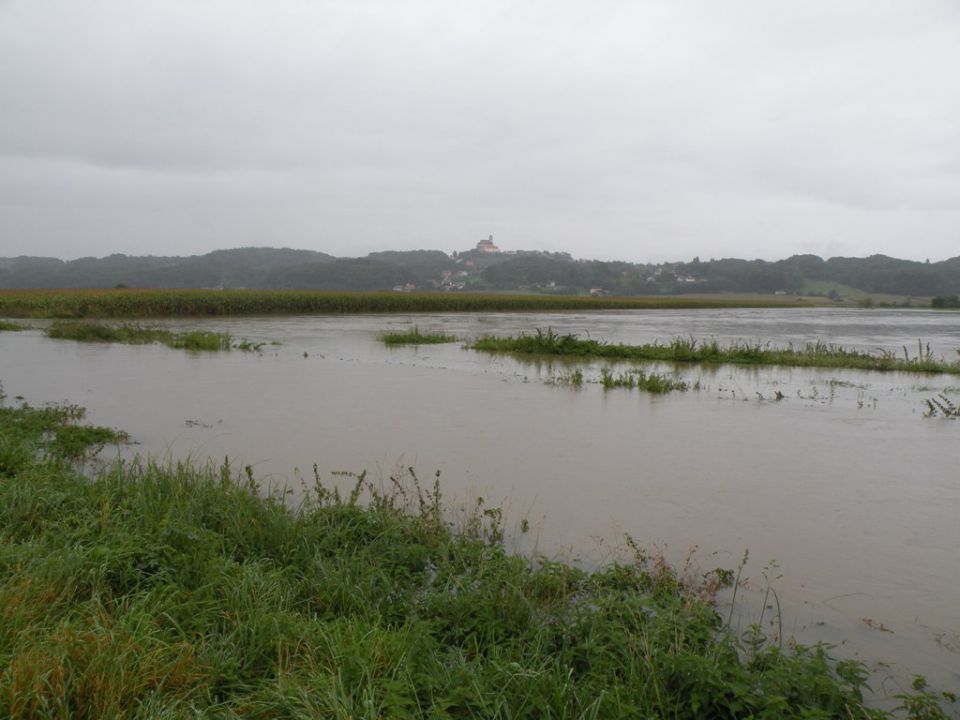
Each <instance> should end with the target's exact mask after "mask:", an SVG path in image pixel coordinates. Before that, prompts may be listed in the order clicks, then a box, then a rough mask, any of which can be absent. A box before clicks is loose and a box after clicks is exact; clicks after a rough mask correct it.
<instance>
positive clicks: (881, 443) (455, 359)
mask: <svg viewBox="0 0 960 720" xmlns="http://www.w3.org/2000/svg"><path fill="white" fill-rule="evenodd" d="M160 322H161V323H162V324H164V325H168V326H171V327H174V328H187V327H201V328H204V329H211V330H218V331H227V332H230V333H232V334H233V335H234V336H235V337H237V338H247V339H250V340H253V341H257V342H259V341H266V342H270V341H277V342H279V343H280V344H279V345H276V346H270V345H268V346H264V348H263V352H262V353H261V354H257V353H244V352H238V351H233V352H229V353H219V354H190V353H186V352H183V351H177V350H171V349H168V348H166V347H161V346H125V345H91V344H81V343H75V342H71V341H62V340H51V339H48V338H46V337H45V336H44V335H43V334H42V333H41V332H40V331H39V330H34V331H27V332H21V333H0V381H2V383H3V387H4V390H5V391H6V392H7V394H8V395H10V396H16V395H20V396H23V397H24V398H25V399H26V400H28V401H29V402H32V403H41V402H45V401H69V402H72V403H77V404H81V405H84V406H85V407H87V408H88V410H89V416H88V417H89V419H90V420H91V421H92V422H95V423H98V424H105V425H110V426H115V427H119V428H122V429H124V430H126V431H127V432H129V433H130V434H131V436H132V438H133V440H134V441H136V442H137V443H138V445H136V446H135V448H134V449H135V450H136V451H138V452H141V453H149V454H151V455H152V456H155V457H156V456H160V457H163V456H170V457H176V458H181V457H187V456H189V457H193V458H194V459H197V460H201V461H203V460H207V459H210V460H212V461H214V462H221V461H222V460H223V458H224V457H226V456H229V457H230V459H231V463H232V464H234V466H235V467H241V466H242V465H245V464H249V465H251V466H252V467H253V469H254V471H255V473H256V474H257V475H258V476H259V477H261V478H263V479H265V481H267V482H271V483H273V484H274V485H277V486H289V487H290V488H291V489H292V491H293V493H294V494H296V493H299V492H300V488H301V478H306V479H308V480H309V481H311V482H312V477H313V466H314V464H315V463H316V464H317V466H318V469H319V471H320V472H321V474H322V476H323V477H324V478H331V477H339V473H342V472H360V471H363V470H366V471H368V474H369V477H370V478H372V479H374V480H375V481H381V480H382V481H383V482H388V479H389V477H390V476H392V475H398V474H402V473H404V472H406V470H405V469H406V468H408V467H412V468H413V469H414V471H415V472H416V473H417V474H418V476H419V477H420V478H422V479H425V481H426V482H428V483H431V484H432V481H433V477H434V473H435V472H436V471H439V472H440V474H441V480H442V487H443V489H444V491H445V492H446V494H447V495H448V497H450V498H454V499H456V500H457V501H460V502H463V503H465V504H469V503H470V502H472V500H473V498H475V497H477V496H482V497H484V498H485V500H486V501H487V503H488V504H493V505H502V506H504V508H505V510H506V513H507V517H508V527H507V529H508V531H509V530H511V529H513V528H516V527H518V523H519V521H520V520H521V519H524V518H526V519H528V520H529V522H530V524H531V527H532V529H531V531H530V532H529V533H528V534H527V535H525V536H522V537H518V539H517V540H516V543H517V547H518V548H520V549H521V550H525V551H531V550H536V551H539V552H544V553H546V554H549V555H551V556H560V557H563V558H566V559H568V560H571V561H575V562H580V563H582V564H583V565H585V566H587V565H590V564H593V563H596V562H597V561H598V560H604V559H609V558H611V557H615V556H616V553H617V551H618V550H622V548H623V538H624V533H627V534H629V535H630V536H631V537H632V538H633V539H634V540H635V541H636V542H637V543H639V544H640V545H642V546H645V547H657V548H659V549H661V550H662V551H663V552H664V553H665V554H666V555H667V557H668V558H670V559H671V560H673V561H674V562H679V563H682V562H683V560H684V558H685V557H686V556H687V554H688V552H689V550H690V549H691V548H692V547H693V546H697V547H698V548H699V549H698V551H697V553H696V555H695V558H696V560H697V562H698V563H699V564H700V566H701V567H702V568H703V569H704V570H708V569H712V568H714V567H717V566H720V567H727V568H735V567H736V566H737V565H738V563H739V562H740V558H741V557H742V555H743V553H744V551H745V550H749V552H750V562H749V564H748V565H747V567H746V570H745V571H744V574H745V575H746V576H748V577H749V579H750V583H749V587H750V588H751V589H752V591H753V592H754V597H759V596H762V595H757V594H756V593H757V592H760V593H762V591H763V589H764V588H765V587H766V584H767V580H764V578H763V570H764V568H765V567H766V568H767V570H766V576H767V578H768V581H769V583H770V585H771V586H772V587H773V589H774V590H775V591H776V593H777V597H778V598H779V600H780V602H781V603H782V613H781V615H780V618H781V619H782V622H783V626H784V627H783V630H784V634H785V635H786V636H787V638H790V637H793V638H796V639H797V640H799V641H801V642H804V643H810V642H813V641H816V640H824V641H827V642H831V643H834V644H837V645H838V646H839V647H838V648H837V653H838V654H846V655H854V654H855V653H856V654H857V657H858V658H859V659H862V660H864V661H866V662H867V663H868V664H869V665H870V666H871V667H873V668H879V669H880V670H879V677H880V680H881V683H882V684H883V685H884V687H883V688H882V689H883V690H889V691H891V692H895V691H896V690H897V686H896V683H897V682H900V683H902V682H903V681H904V678H905V677H906V675H905V674H906V673H907V672H908V671H914V672H919V673H923V674H925V675H927V677H928V678H929V679H930V680H931V681H933V682H935V683H937V684H939V685H940V686H941V687H944V688H953V689H957V688H960V475H958V472H957V468H958V461H960V420H951V419H945V418H942V417H926V416H925V411H926V410H927V405H926V403H925V400H926V399H927V398H931V397H935V396H937V394H938V393H943V394H944V395H945V396H946V397H947V398H950V399H952V401H953V402H960V376H948V375H913V374H906V373H904V374H900V373H895V374H890V373H886V374H881V373H867V372H859V371H848V370H817V369H795V368H744V367H733V366H721V367H717V368H703V367H698V366H685V367H679V368H673V367H662V366H661V367H660V368H659V371H661V372H669V373H674V372H675V373H677V374H678V375H679V376H680V377H682V378H683V379H685V380H687V381H688V382H690V383H697V384H698V389H692V390H690V391H687V392H675V393H671V394H668V395H662V396H660V395H649V394H644V393H638V392H637V391H635V390H634V391H629V390H626V389H611V390H609V391H604V390H603V389H602V387H601V386H600V385H599V384H597V383H596V382H593V381H595V380H596V379H597V378H598V377H599V374H600V369H601V367H606V366H607V365H605V364H602V363H591V362H586V363H578V364H570V363H568V362H561V361H557V360H556V359H554V360H552V361H551V360H550V359H542V358H541V359H527V360H521V359H517V358H515V357H511V356H506V355H487V354H481V353H478V352H474V351H470V350H466V349H464V348H463V347H462V345H461V344H459V343H453V344H447V345H424V346H420V347H416V348H413V347H400V348H392V349H391V348H387V347H384V346H383V345H382V344H381V343H380V342H379V341H378V339H377V335H378V333H379V332H380V331H382V330H386V329H390V330H398V329H409V328H410V327H412V326H413V325H417V326H418V327H419V328H420V329H421V331H424V332H427V331H442V332H445V333H450V334H453V335H456V336H458V337H463V338H472V337H476V336H478V335H481V334H485V333H496V334H515V333H517V332H521V331H525V332H532V331H534V330H535V329H536V328H547V327H552V328H553V329H554V330H556V331H557V332H561V333H566V332H573V333H577V334H579V335H582V336H587V335H589V336H591V337H595V338H599V339H603V340H609V341H614V342H629V343H640V342H650V341H653V340H661V341H667V340H669V339H671V338H673V337H675V336H684V337H686V336H693V337H696V338H705V339H709V338H716V339H717V340H719V341H720V342H721V343H728V342H731V341H737V340H745V341H757V340H758V341H761V342H771V343H772V344H776V345H785V344H787V343H793V344H803V343H806V342H815V341H818V340H820V341H824V342H828V343H838V344H842V345H845V346H847V347H856V348H859V349H867V350H885V351H888V352H896V353H899V354H901V355H902V354H903V353H904V352H906V353H907V354H908V355H909V356H911V357H913V356H914V354H915V353H916V352H917V347H918V340H920V341H921V343H922V344H923V345H924V346H925V345H926V343H928V342H929V344H930V346H931V349H932V350H933V352H934V353H935V354H937V355H942V356H944V357H945V358H947V359H948V360H951V361H952V360H954V359H956V358H957V350H958V348H960V315H957V314H952V313H936V312H926V311H880V310H872V311H843V310H834V309H814V310H809V309H805V310H792V311H791V310H787V311H785V310H699V311H628V312H621V311H617V312H600V313H572V314H529V313H511V314H508V313H504V314H484V315H475V314H470V315H453V314H447V315H416V316H413V315H385V316H384V315H379V316H378V315H364V316H339V317H329V316H326V317H318V316H311V317H282V318H278V317H270V318H243V319H226V320H203V321H194V322H190V321H179V320H178V321H160ZM904 346H906V347H905V349H904ZM577 367H580V368H582V369H583V372H584V376H585V380H586V382H585V383H584V385H583V386H582V387H580V388H572V387H569V386H565V385H563V384H562V382H560V383H558V382H557V380H558V378H559V379H562V378H563V376H565V375H566V374H568V373H569V372H571V370H572V369H574V368H577ZM611 367H613V369H614V370H615V371H616V370H623V369H626V368H629V367H631V366H630V365H628V364H621V365H614V366H611ZM777 397H782V399H779V400H778V399H776V398H777ZM771 598H772V596H771ZM770 604H771V605H773V604H774V603H773V600H772V599H770ZM758 607H759V606H758V604H757V603H753V605H752V606H750V605H748V610H747V611H745V613H744V616H743V617H742V618H741V622H742V623H743V624H744V625H746V624H747V623H749V622H755V621H757V620H759V619H760V618H759V612H760V611H759V610H758ZM772 617H773V618H775V617H776V615H775V613H774V612H772V611H770V610H767V611H765V615H764V625H765V626H767V629H768V630H771V628H770V626H769V622H768V621H769V620H770V619H771V618H772ZM888 677H889V679H887V678H888ZM907 679H909V678H907Z"/></svg>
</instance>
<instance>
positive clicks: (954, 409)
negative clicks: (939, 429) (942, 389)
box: [924, 393, 960, 418]
mask: <svg viewBox="0 0 960 720" xmlns="http://www.w3.org/2000/svg"><path fill="white" fill-rule="evenodd" d="M925 402H926V404H927V410H926V412H925V413H924V415H925V416H926V417H937V416H938V415H939V416H941V417H945V418H958V417H960V405H957V403H955V402H953V400H951V399H950V398H948V397H947V396H946V395H944V394H943V393H938V394H937V396H936V397H932V398H928V399H927V400H925Z"/></svg>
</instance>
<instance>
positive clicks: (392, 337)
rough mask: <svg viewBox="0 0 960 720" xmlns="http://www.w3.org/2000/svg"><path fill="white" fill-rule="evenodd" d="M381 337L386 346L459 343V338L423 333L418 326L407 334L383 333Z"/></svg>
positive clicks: (442, 334)
mask: <svg viewBox="0 0 960 720" xmlns="http://www.w3.org/2000/svg"><path fill="white" fill-rule="evenodd" d="M379 337H380V342H382V343H383V344H385V345H439V344H442V343H453V342H457V338H456V337H455V336H453V335H446V334H444V333H422V332H420V329H419V328H418V327H417V326H416V325H414V326H413V329H412V330H408V331H406V332H383V333H380V336H379Z"/></svg>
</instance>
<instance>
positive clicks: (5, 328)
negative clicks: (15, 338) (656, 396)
mask: <svg viewBox="0 0 960 720" xmlns="http://www.w3.org/2000/svg"><path fill="white" fill-rule="evenodd" d="M29 329H30V326H29V325H24V324H22V323H15V322H10V321H9V320H0V332H18V331H19V330H29Z"/></svg>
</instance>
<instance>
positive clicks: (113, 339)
mask: <svg viewBox="0 0 960 720" xmlns="http://www.w3.org/2000/svg"><path fill="white" fill-rule="evenodd" d="M46 334H47V337H51V338H54V339H57V340H76V341H78V342H100V343H125V344H127V345H149V344H151V343H160V344H161V345H166V346H167V347H171V348H175V349H181V350H195V351H207V352H216V351H219V350H229V349H230V348H231V347H234V345H232V338H231V337H230V335H229V333H218V332H210V331H208V330H190V331H188V332H182V333H176V332H172V331H170V330H164V329H163V328H155V327H143V326H141V325H104V324H102V323H94V322H70V321H60V322H55V323H53V324H52V325H50V327H48V328H47V330H46ZM236 347H238V348H241V349H244V350H246V349H254V348H255V346H253V345H251V344H250V343H241V344H239V345H237V346H236Z"/></svg>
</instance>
